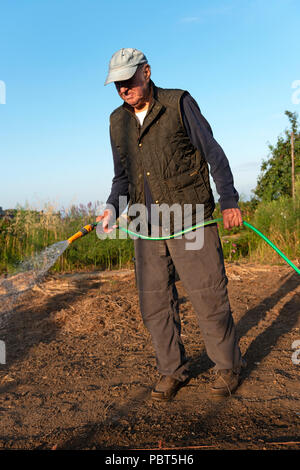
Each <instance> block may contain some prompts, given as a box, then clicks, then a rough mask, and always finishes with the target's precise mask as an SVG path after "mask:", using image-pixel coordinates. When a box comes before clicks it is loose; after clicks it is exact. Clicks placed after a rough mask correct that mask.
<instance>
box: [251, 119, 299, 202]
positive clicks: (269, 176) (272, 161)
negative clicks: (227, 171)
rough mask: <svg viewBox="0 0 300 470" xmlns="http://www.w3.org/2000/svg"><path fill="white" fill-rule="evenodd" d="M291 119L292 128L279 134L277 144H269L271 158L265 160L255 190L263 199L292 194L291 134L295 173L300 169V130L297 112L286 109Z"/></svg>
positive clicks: (257, 195)
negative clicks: (293, 144) (293, 147)
mask: <svg viewBox="0 0 300 470" xmlns="http://www.w3.org/2000/svg"><path fill="white" fill-rule="evenodd" d="M285 115H286V116H287V117H288V119H289V121H290V126H291V130H285V133H284V135H283V136H279V137H278V139H277V143H276V146H273V145H271V144H269V146H268V147H269V150H270V154H269V158H268V159H266V160H263V162H262V165H261V168H260V175H259V177H258V180H257V185H256V188H255V190H254V191H253V192H254V194H255V196H256V197H257V198H258V199H259V200H261V201H272V200H274V199H278V198H280V197H281V196H284V195H287V196H292V170H291V134H292V132H293V135H294V142H295V152H294V155H295V174H296V175H297V173H298V174H299V170H300V146H299V143H300V130H299V127H298V122H297V118H298V115H297V113H295V112H294V113H292V112H291V111H285Z"/></svg>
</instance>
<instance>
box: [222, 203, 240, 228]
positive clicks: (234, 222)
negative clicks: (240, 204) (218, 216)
mask: <svg viewBox="0 0 300 470" xmlns="http://www.w3.org/2000/svg"><path fill="white" fill-rule="evenodd" d="M222 215H223V226H224V228H225V229H230V228H233V227H241V226H242V225H243V219H242V213H241V211H240V209H237V208H234V209H224V210H223V211H222Z"/></svg>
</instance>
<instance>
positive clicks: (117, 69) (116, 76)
mask: <svg viewBox="0 0 300 470" xmlns="http://www.w3.org/2000/svg"><path fill="white" fill-rule="evenodd" d="M146 63H148V60H147V58H146V56H145V55H144V54H143V52H141V51H138V50H137V49H132V48H131V47H128V48H126V49H120V50H119V51H117V52H115V53H114V55H113V56H112V58H111V59H110V62H109V70H108V75H107V78H106V81H105V83H104V85H107V84H108V83H112V82H119V81H123V80H129V79H130V78H131V77H132V76H133V75H134V74H135V72H136V70H137V68H138V66H139V65H140V64H146Z"/></svg>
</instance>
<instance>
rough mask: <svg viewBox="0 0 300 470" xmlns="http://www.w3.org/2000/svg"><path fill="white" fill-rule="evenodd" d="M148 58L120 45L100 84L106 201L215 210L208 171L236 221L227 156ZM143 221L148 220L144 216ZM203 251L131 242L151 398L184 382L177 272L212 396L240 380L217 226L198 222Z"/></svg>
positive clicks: (106, 219)
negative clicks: (148, 342) (106, 91)
mask: <svg viewBox="0 0 300 470" xmlns="http://www.w3.org/2000/svg"><path fill="white" fill-rule="evenodd" d="M150 77H151V68H150V65H149V64H148V61H147V59H146V56H145V55H144V54H143V53H142V52H140V51H138V50H136V49H131V48H127V49H120V50H119V51H117V52H116V53H115V54H114V55H113V56H112V58H111V61H110V64H109V73H108V76H107V80H106V82H105V84H108V83H112V82H114V84H115V86H116V89H117V92H118V94H119V96H120V98H121V99H122V100H123V105H122V106H120V107H118V108H117V109H116V110H115V111H113V113H112V114H111V116H110V135H111V145H112V152H113V159H114V172H115V175H114V178H113V182H112V189H111V194H110V196H109V198H108V200H107V204H108V205H111V206H112V207H113V208H114V209H115V211H116V214H117V216H119V213H120V212H121V210H120V207H119V196H125V197H126V201H129V202H130V204H135V203H140V204H145V206H146V207H147V208H148V210H149V216H150V207H151V206H152V207H153V205H154V206H156V207H157V206H159V205H160V204H168V205H169V206H172V205H173V204H179V205H180V206H182V207H183V206H184V204H190V205H191V207H193V219H192V220H193V221H194V220H195V218H194V216H195V209H194V208H195V207H196V205H200V204H201V205H202V207H204V219H205V220H211V219H212V213H213V211H214V208H215V204H214V198H213V195H212V190H211V187H210V180H209V167H208V164H209V165H210V172H211V175H212V177H213V179H214V182H215V184H216V188H217V191H218V193H219V195H220V199H219V202H220V206H221V210H222V215H223V223H224V227H225V228H227V229H229V228H232V227H236V226H241V225H242V216H241V212H240V210H239V208H238V198H239V196H238V193H237V191H236V190H235V188H234V186H233V177H232V173H231V170H230V167H229V163H228V160H227V158H226V156H225V154H224V152H223V150H222V148H221V147H220V146H219V144H218V143H217V142H216V141H215V139H214V138H213V134H212V130H211V128H210V125H209V124H208V122H207V121H206V119H205V118H204V117H203V115H202V114H201V112H200V109H199V107H198V105H197V103H196V102H195V100H194V99H193V98H192V97H191V95H190V94H189V93H188V92H187V91H184V90H179V89H163V88H158V87H157V86H156V85H155V84H154V83H153V82H152V80H151V78H150ZM113 212H114V211H112V210H109V209H106V210H105V211H104V212H103V214H101V215H100V216H99V217H98V218H97V221H100V220H101V221H102V226H103V229H104V231H109V230H110V227H111V224H112V223H113V218H114V214H113ZM149 223H150V224H151V219H150V222H149ZM202 230H204V245H203V247H202V248H201V249H197V250H186V249H185V246H186V245H185V242H186V240H185V237H184V236H183V237H181V238H170V239H166V240H163V241H154V240H148V239H143V238H137V239H136V240H135V242H134V246H135V259H136V276H137V288H138V292H139V301H140V309H141V313H142V318H143V322H144V324H145V326H146V327H147V329H148V330H149V332H150V334H151V337H152V340H153V345H154V349H155V352H156V360H157V368H158V371H159V373H160V378H159V381H158V383H157V384H156V386H155V387H154V389H153V390H152V393H151V396H152V398H153V399H156V400H170V399H171V398H172V397H174V396H175V394H176V392H177V391H178V390H179V389H180V388H181V387H182V386H183V385H184V384H186V383H187V382H188V380H189V368H188V360H187V357H186V354H185V349H184V345H183V342H182V339H181V335H180V332H181V328H180V317H179V308H178V296H177V290H176V285H175V281H176V273H178V274H179V277H180V279H181V281H182V283H183V285H184V288H185V290H186V291H187V293H188V295H189V297H190V300H191V302H192V305H193V307H194V310H195V312H196V315H197V319H198V323H199V326H200V329H201V332H202V336H203V339H204V343H205V347H206V351H207V354H208V356H209V358H210V359H211V360H212V361H213V363H214V364H215V370H216V378H215V380H214V381H213V383H212V386H211V394H212V396H228V395H230V394H231V393H233V392H234V390H236V388H237V387H238V384H239V377H240V370H241V367H242V366H243V365H244V361H243V358H242V356H241V352H240V349H239V346H238V341H237V337H236V330H235V326H234V322H233V318H232V313H231V308H230V304H229V300H228V293H227V277H226V273H225V268H224V260H223V252H222V247H221V243H220V239H219V235H218V229H217V226H216V224H211V225H206V226H205V228H204V229H202Z"/></svg>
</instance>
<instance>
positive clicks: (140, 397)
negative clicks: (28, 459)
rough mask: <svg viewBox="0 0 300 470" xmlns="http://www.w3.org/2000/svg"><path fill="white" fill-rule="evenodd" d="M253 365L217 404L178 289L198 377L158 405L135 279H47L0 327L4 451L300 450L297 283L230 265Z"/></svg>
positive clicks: (124, 274)
mask: <svg viewBox="0 0 300 470" xmlns="http://www.w3.org/2000/svg"><path fill="white" fill-rule="evenodd" d="M226 267H227V275H228V279H229V284H228V289H229V295H230V300H231V305H232V309H233V315H234V319H235V322H236V325H237V329H238V334H239V337H240V345H241V349H242V352H243V354H244V356H245V358H246V360H247V363H248V366H247V369H246V370H245V371H244V373H243V377H242V383H241V385H240V387H239V388H238V390H237V391H236V392H235V393H234V394H233V395H232V396H231V397H229V398H226V399H224V400H222V401H214V400H213V399H212V398H211V396H210V383H211V380H212V379H213V377H214V373H213V364H212V363H211V361H210V360H209V359H208V357H207V355H206V352H205V349H204V344H203V340H202V336H201V331H200V330H199V328H198V326H197V322H196V319H195V315H194V312H193V308H192V306H191V304H190V302H189V299H188V298H187V297H186V293H185V291H184V288H183V286H182V284H181V282H180V281H179V282H178V283H177V288H178V291H179V295H180V299H181V300H180V302H181V305H180V308H181V318H182V329H183V332H182V333H183V340H184V342H185V346H186V350H187V353H188V355H189V357H190V361H191V375H192V379H191V381H190V382H189V384H188V385H187V386H186V387H184V388H182V389H181V390H180V391H179V393H178V394H177V395H176V397H175V399H174V400H173V401H172V402H169V403H157V402H152V401H151V399H150V397H149V394H150V391H151V387H152V386H153V384H154V383H155V382H156V380H157V378H158V375H157V372H156V367H155V355H154V351H153V348H152V343H151V340H150V336H149V334H148V332H147V331H146V329H145V327H144V325H143V323H142V321H141V319H140V313H139V307H138V297H137V292H136V287H135V278H134V273H133V271H130V270H128V271H127V270H125V271H111V272H89V273H76V274H64V275H50V276H48V277H47V279H46V280H45V281H44V282H43V283H41V284H40V285H39V286H36V287H34V288H33V289H32V290H31V291H30V292H27V293H26V294H24V295H23V297H22V298H21V299H18V301H17V302H16V304H15V305H14V308H13V309H12V311H11V312H10V314H8V315H6V317H5V321H2V325H0V327H1V329H0V340H1V341H2V342H4V343H5V346H6V363H5V364H0V417H1V419H0V448H1V449H106V450H108V449H164V448H172V449H175V448H180V449H184V448H185V449H187V448H192V449H203V450H205V449H210V450H214V449H253V450H255V449H267V450H270V449H272V450H273V449H282V450H283V449H285V450H286V449H299V448H300V435H299V434H300V433H299V427H300V393H299V392H300V387H299V371H300V364H298V362H300V361H299V359H300V352H299V354H298V352H297V349H300V345H299V344H300V342H299V343H298V346H297V344H296V346H297V348H296V349H295V342H296V341H299V340H300V323H299V310H300V302H299V292H300V288H299V283H300V278H299V276H298V275H297V274H296V273H295V272H294V271H293V270H292V269H291V268H289V267H288V266H286V265H284V266H258V265H251V264H240V265H239V264H228V265H227V266H226Z"/></svg>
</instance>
